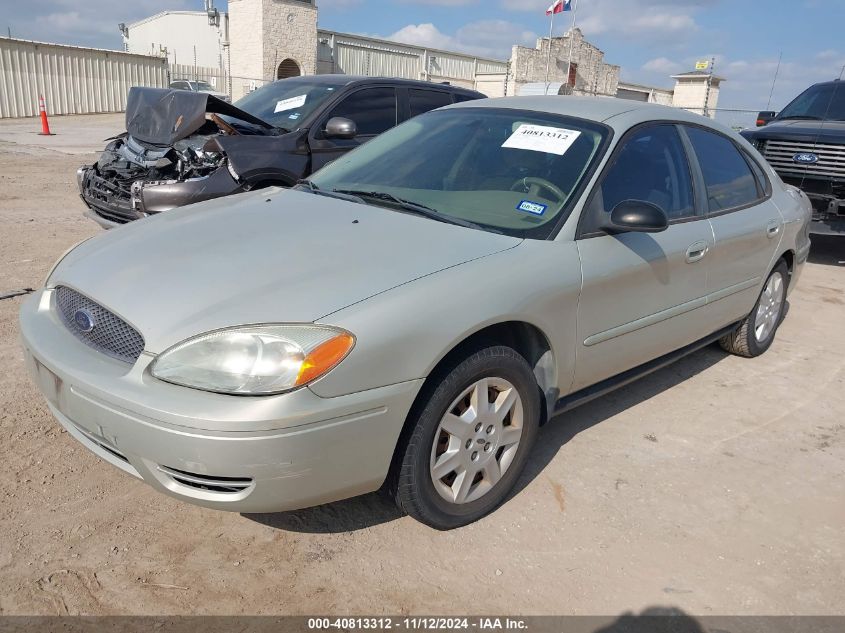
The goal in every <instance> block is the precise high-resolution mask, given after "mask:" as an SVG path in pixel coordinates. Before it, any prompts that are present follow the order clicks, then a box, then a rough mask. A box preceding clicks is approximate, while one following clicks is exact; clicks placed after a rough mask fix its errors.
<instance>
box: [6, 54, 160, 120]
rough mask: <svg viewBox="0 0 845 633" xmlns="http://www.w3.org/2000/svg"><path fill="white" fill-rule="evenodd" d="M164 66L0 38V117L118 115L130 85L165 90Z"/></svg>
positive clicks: (133, 57) (153, 59)
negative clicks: (41, 112)
mask: <svg viewBox="0 0 845 633" xmlns="http://www.w3.org/2000/svg"><path fill="white" fill-rule="evenodd" d="M167 83H168V69H167V61H166V60H164V59H161V58H158V57H148V56H145V55H133V54H130V53H122V52H119V51H108V50H100V49H92V48H79V47H76V46H64V45H60V44H44V43H40V42H30V41H28V40H17V39H10V38H0V118H6V117H25V116H37V115H38V96H39V95H44V98H45V99H46V101H47V112H48V114H88V113H93V112H120V111H122V110H125V109H126V93H127V92H128V91H129V88H130V87H131V86H159V87H161V86H166V85H167Z"/></svg>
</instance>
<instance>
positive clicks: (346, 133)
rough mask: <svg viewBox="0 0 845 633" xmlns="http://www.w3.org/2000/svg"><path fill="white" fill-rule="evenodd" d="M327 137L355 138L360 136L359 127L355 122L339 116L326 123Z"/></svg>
mask: <svg viewBox="0 0 845 633" xmlns="http://www.w3.org/2000/svg"><path fill="white" fill-rule="evenodd" d="M325 135H326V138H345V139H351V138H355V137H356V136H358V126H357V125H355V121H352V120H350V119H344V118H343V117H339V116H336V117H332V118H331V119H329V120H328V122H327V123H326V130H325Z"/></svg>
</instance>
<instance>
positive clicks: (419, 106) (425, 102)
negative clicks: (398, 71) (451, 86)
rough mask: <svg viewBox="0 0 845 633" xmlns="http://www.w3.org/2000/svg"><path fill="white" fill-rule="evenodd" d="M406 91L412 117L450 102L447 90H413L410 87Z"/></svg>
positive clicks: (450, 97)
mask: <svg viewBox="0 0 845 633" xmlns="http://www.w3.org/2000/svg"><path fill="white" fill-rule="evenodd" d="M408 93H409V94H408V96H409V101H410V104H411V116H412V117H415V116H419V115H420V114H425V113H426V112H428V111H429V110H436V109H437V108H442V107H443V106H445V105H450V104H451V103H452V95H451V94H449V93H448V92H435V91H434V90H415V89H413V88H412V89H411V90H409V91H408Z"/></svg>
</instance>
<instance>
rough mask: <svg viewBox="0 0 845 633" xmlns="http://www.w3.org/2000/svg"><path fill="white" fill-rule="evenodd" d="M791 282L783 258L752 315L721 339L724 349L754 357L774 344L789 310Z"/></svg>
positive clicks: (769, 279)
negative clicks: (787, 306)
mask: <svg viewBox="0 0 845 633" xmlns="http://www.w3.org/2000/svg"><path fill="white" fill-rule="evenodd" d="M788 284H789V269H788V268H787V266H786V262H784V261H783V260H780V261H779V262H778V264H777V266H775V269H774V270H773V271H772V273H771V274H770V275H769V278H768V279H767V280H766V284H765V285H764V286H763V292H761V293H760V298H759V299H757V303H756V305H755V306H754V309H753V310H752V311H751V314H749V315H748V316H747V317H745V319H744V320H743V321H742V323H741V324H740V325H739V327H738V328H737V329H736V330H734V331H733V332H731V333H730V334H728V335H726V336H724V337H722V338H721V339H720V340H719V344H720V345H721V346H722V348H723V349H724V350H725V351H727V352H730V353H731V354H736V355H737V356H744V357H745V358H754V357H755V356H759V355H760V354H762V353H764V352H765V351H766V350H767V349H769V347H771V345H772V342H773V341H774V340H775V334H776V333H777V330H778V327H780V324H781V321H782V320H783V314H784V310H785V309H786V289H787V286H788Z"/></svg>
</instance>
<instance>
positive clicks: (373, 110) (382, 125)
mask: <svg viewBox="0 0 845 633" xmlns="http://www.w3.org/2000/svg"><path fill="white" fill-rule="evenodd" d="M397 99H398V95H397V91H396V88H395V87H393V86H373V87H366V88H359V89H357V90H355V91H353V92H351V93H350V94H348V95H346V96H344V97H343V98H342V99H341V100H340V102H339V103H337V104H336V105H334V106H333V107H332V108H331V109H330V110H329V111H328V112H327V113H326V114H325V115H324V116H323V117H321V118H320V120H319V122H318V123H317V124H316V125H315V126H314V129H313V130H312V132H311V139H310V145H311V162H312V171H317V170H318V169H320V167H322V166H323V165H326V164H328V163H330V162H332V161H333V160H335V159H336V158H338V157H340V156H342V155H343V154H345V153H346V152H348V151H350V150H353V149H355V148H356V147H358V146H359V145H362V144H363V143H366V142H367V141H369V140H370V139H372V138H375V137H376V136H378V135H379V134H381V133H382V132H386V131H387V130H389V129H390V128H392V127H394V126H395V125H396V124H397V122H398V116H399V114H398V112H399V108H398V102H397ZM333 117H343V118H345V119H350V120H352V121H354V122H355V124H356V125H357V126H358V136H356V137H355V138H353V139H337V138H326V135H325V128H326V123H327V122H328V120H329V119H331V118H333Z"/></svg>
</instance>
